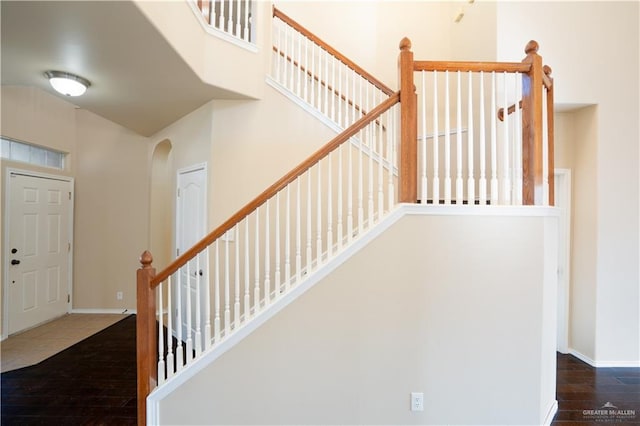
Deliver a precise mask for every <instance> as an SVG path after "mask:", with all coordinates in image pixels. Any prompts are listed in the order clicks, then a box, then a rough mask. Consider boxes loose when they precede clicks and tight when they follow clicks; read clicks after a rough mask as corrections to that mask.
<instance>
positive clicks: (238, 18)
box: [235, 0, 242, 38]
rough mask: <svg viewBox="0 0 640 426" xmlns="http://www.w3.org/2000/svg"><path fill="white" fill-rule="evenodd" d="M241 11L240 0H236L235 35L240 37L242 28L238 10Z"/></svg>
mask: <svg viewBox="0 0 640 426" xmlns="http://www.w3.org/2000/svg"><path fill="white" fill-rule="evenodd" d="M241 11H242V0H238V2H237V3H236V15H235V21H236V33H235V36H236V37H238V38H240V37H242V35H241V34H242V29H241V28H240V12H241Z"/></svg>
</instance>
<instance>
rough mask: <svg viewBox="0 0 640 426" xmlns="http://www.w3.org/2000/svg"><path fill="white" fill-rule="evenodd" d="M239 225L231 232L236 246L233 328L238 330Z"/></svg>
mask: <svg viewBox="0 0 640 426" xmlns="http://www.w3.org/2000/svg"><path fill="white" fill-rule="evenodd" d="M238 227H239V225H238V224H236V225H235V226H234V227H233V228H232V230H231V232H233V241H234V242H235V244H234V246H235V248H234V262H233V263H234V265H233V294H234V300H233V327H234V329H237V328H238V327H239V326H240V241H239V240H238V232H237V231H236V230H237V229H238Z"/></svg>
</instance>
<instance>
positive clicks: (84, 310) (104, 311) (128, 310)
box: [71, 308, 136, 314]
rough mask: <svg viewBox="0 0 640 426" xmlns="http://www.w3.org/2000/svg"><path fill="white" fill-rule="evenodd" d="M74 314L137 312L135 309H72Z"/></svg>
mask: <svg viewBox="0 0 640 426" xmlns="http://www.w3.org/2000/svg"><path fill="white" fill-rule="evenodd" d="M71 313H72V314H135V313H136V310H135V309H126V308H123V309H82V308H80V309H72V310H71Z"/></svg>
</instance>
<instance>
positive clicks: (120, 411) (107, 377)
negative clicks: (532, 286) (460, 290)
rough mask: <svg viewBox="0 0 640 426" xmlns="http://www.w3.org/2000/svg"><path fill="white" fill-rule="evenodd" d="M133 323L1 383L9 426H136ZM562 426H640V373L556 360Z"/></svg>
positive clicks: (3, 419) (1, 419) (1, 418)
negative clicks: (604, 424) (596, 425)
mask: <svg viewBox="0 0 640 426" xmlns="http://www.w3.org/2000/svg"><path fill="white" fill-rule="evenodd" d="M135 333H136V332H135V316H133V315H132V316H129V317H127V318H125V319H123V320H122V321H120V322H118V323H116V324H114V325H112V326H111V327H109V328H107V329H105V330H103V331H101V332H99V333H97V334H95V335H93V336H91V337H89V338H87V339H85V340H83V341H82V342H80V343H78V344H76V345H74V346H72V347H70V348H68V349H66V350H65V351H63V352H60V353H59V354H57V355H54V356H53V357H51V358H48V359H46V360H45V361H43V362H41V363H39V364H37V365H34V366H31V367H25V368H21V369H19V370H14V371H9V372H7V373H3V374H2V375H1V383H0V385H1V386H2V391H1V401H0V406H1V410H0V423H1V424H2V425H3V426H5V425H7V426H8V425H134V424H136V347H135V345H136V339H135ZM557 371H558V375H557V385H558V387H557V399H558V404H559V408H558V413H557V414H556V417H555V419H554V421H553V425H556V426H568V425H571V426H578V425H595V424H600V423H606V424H609V425H633V424H636V425H639V424H640V368H597V369H596V368H593V367H591V366H589V365H588V364H586V363H584V362H582V361H580V360H578V359H577V358H575V357H573V356H571V355H562V354H558V370H557Z"/></svg>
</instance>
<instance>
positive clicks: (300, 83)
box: [296, 31, 306, 97]
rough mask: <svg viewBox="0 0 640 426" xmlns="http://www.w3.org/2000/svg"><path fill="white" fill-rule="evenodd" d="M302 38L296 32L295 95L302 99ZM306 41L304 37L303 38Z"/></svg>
mask: <svg viewBox="0 0 640 426" xmlns="http://www.w3.org/2000/svg"><path fill="white" fill-rule="evenodd" d="M302 37H304V36H303V35H302V34H301V33H299V32H297V31H296V38H297V40H298V58H297V59H298V72H297V74H298V85H297V89H296V94H297V95H298V96H299V97H302V79H303V78H304V72H303V71H302ZM305 39H306V37H305Z"/></svg>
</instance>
